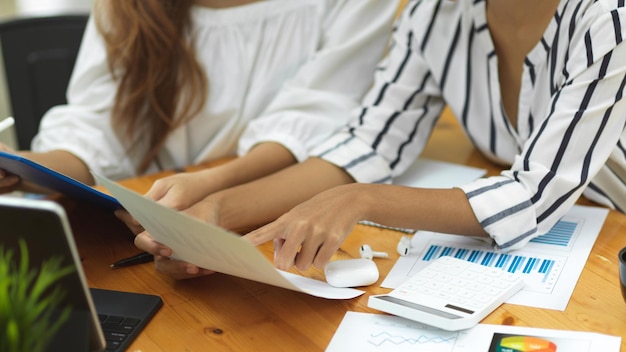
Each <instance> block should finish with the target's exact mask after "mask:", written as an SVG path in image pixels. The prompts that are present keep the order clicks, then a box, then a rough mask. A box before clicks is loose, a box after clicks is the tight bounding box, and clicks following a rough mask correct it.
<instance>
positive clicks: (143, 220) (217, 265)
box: [94, 175, 364, 299]
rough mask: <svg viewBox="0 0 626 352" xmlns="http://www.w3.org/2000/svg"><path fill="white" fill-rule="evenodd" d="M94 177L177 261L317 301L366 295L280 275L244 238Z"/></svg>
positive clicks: (279, 271)
mask: <svg viewBox="0 0 626 352" xmlns="http://www.w3.org/2000/svg"><path fill="white" fill-rule="evenodd" d="M94 176H95V177H96V179H97V181H98V183H100V184H102V185H103V186H105V187H106V188H107V189H108V190H109V191H110V192H111V193H112V194H113V196H114V197H115V198H116V199H117V200H118V201H119V202H120V203H121V204H122V205H123V206H124V208H125V209H126V210H127V211H128V212H129V213H130V214H131V215H132V216H133V217H135V219H136V220H137V221H139V223H140V224H141V225H142V226H143V227H144V228H145V229H146V230H147V231H148V232H149V233H150V235H151V236H152V237H153V238H154V239H155V240H156V241H158V242H160V243H163V244H164V245H166V246H168V247H169V248H171V249H172V253H173V257H175V258H177V259H180V260H184V261H186V262H189V263H192V264H194V265H197V266H199V267H201V268H206V269H209V270H214V271H217V272H220V273H224V274H228V275H233V276H237V277H241V278H244V279H249V280H253V281H258V282H262V283H266V284H269V285H273V286H278V287H283V288H286V289H289V290H293V291H298V292H304V293H307V294H309V295H312V296H316V297H323V298H329V299H350V298H354V297H357V296H359V295H361V294H363V293H364V292H363V291H361V290H356V289H351V288H336V287H333V286H330V285H329V284H328V283H326V282H323V281H319V280H314V279H311V278H307V277H304V276H301V275H296V274H292V273H289V272H285V271H281V270H277V269H276V268H275V267H274V266H273V265H272V263H270V262H269V261H268V260H267V258H265V256H264V255H263V254H262V253H261V252H260V251H259V250H258V249H257V248H256V247H254V246H253V245H252V244H250V243H249V242H247V241H246V240H244V239H242V238H241V236H239V235H237V234H234V233H231V232H229V231H227V230H225V229H222V228H220V227H217V226H214V225H210V224H207V223H204V222H202V221H200V220H198V219H195V218H193V217H191V216H189V215H187V214H184V213H182V212H178V211H175V210H173V209H170V208H167V207H165V206H162V205H160V204H158V203H156V202H155V201H153V200H151V199H148V198H145V197H143V196H142V195H140V194H138V193H136V192H133V191H131V190H129V189H126V188H124V187H122V186H120V185H119V184H117V183H115V182H113V181H111V180H109V179H107V178H105V177H102V176H99V175H94Z"/></svg>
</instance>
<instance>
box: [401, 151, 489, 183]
mask: <svg viewBox="0 0 626 352" xmlns="http://www.w3.org/2000/svg"><path fill="white" fill-rule="evenodd" d="M486 173H487V170H485V169H479V168H476V167H472V166H466V165H459V164H454V163H449V162H445V161H439V160H430V159H423V158H420V159H417V160H416V161H415V162H414V163H413V165H411V166H410V167H409V168H408V169H407V170H406V171H405V172H403V173H402V175H400V176H397V177H394V179H393V184H394V185H401V186H409V187H421V188H452V187H457V186H461V185H464V184H466V183H470V182H472V181H474V180H476V179H478V178H480V177H483V176H485V174H486Z"/></svg>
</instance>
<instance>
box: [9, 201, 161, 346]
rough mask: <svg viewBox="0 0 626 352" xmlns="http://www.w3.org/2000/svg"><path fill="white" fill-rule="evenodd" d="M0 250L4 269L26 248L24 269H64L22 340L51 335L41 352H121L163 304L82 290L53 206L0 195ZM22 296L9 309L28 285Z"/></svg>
mask: <svg viewBox="0 0 626 352" xmlns="http://www.w3.org/2000/svg"><path fill="white" fill-rule="evenodd" d="M0 249H1V250H2V252H0V260H1V259H2V257H4V259H5V261H6V260H7V258H8V257H7V255H6V254H7V253H8V252H11V253H12V256H11V257H10V258H11V260H10V261H9V262H10V264H9V265H11V266H12V267H13V268H14V269H15V268H18V267H21V266H22V264H21V263H22V261H21V259H24V258H26V256H23V255H22V253H24V252H23V250H24V249H26V251H27V260H28V261H27V264H26V265H25V267H28V269H29V270H35V271H37V272H43V271H46V270H44V267H50V266H51V265H52V263H53V262H54V261H57V262H58V265H57V267H58V268H61V269H62V270H65V271H64V272H62V274H59V275H60V276H61V277H60V278H59V279H58V280H55V281H54V282H53V283H52V284H51V285H49V286H48V287H47V288H46V289H45V291H44V294H43V295H41V296H42V297H40V299H39V301H40V300H42V299H47V300H48V301H49V302H52V303H51V304H47V305H45V307H47V308H46V313H45V314H40V315H39V316H38V317H37V318H36V319H34V321H36V323H33V324H32V326H31V327H28V328H26V329H27V330H28V331H26V332H25V335H24V336H31V337H32V336H33V335H37V337H40V336H41V337H44V336H45V335H46V334H47V333H48V332H52V333H50V336H51V337H50V340H49V343H48V344H47V348H46V349H45V350H46V351H68V352H69V351H81V352H83V351H104V350H106V351H124V350H125V349H126V348H127V347H128V345H130V343H131V342H132V341H133V340H134V339H135V338H136V337H137V335H138V334H139V333H140V331H141V330H142V329H143V328H144V327H145V325H146V324H147V323H148V321H149V320H150V319H151V318H152V317H153V316H154V314H155V313H156V312H157V311H158V309H159V308H160V307H161V306H162V304H163V301H162V300H161V298H160V297H158V296H155V295H148V294H140V293H134V292H122V291H112V290H102V289H95V288H92V289H90V288H88V286H87V281H86V279H85V274H84V272H83V269H82V266H81V263H80V258H79V256H78V252H77V250H76V245H75V242H74V238H73V235H72V232H71V229H70V226H69V221H68V218H67V215H66V213H65V211H64V209H63V208H62V207H61V206H60V205H59V204H57V203H55V202H53V201H49V200H36V199H27V198H17V197H10V196H0ZM2 253H4V255H2ZM42 264H45V266H42ZM0 265H2V263H1V262H0ZM57 272H58V271H57ZM3 275H4V274H3ZM16 281H20V282H22V284H23V282H24V281H25V280H16ZM26 292H27V294H21V295H19V296H16V297H17V298H12V299H11V304H12V305H15V306H17V305H19V301H21V300H22V298H24V297H28V296H29V293H31V292H33V290H32V285H30V287H29V288H27V289H26ZM55 292H57V293H55ZM59 293H60V294H59ZM0 294H2V295H4V293H2V292H0ZM1 299H2V297H0V300H1ZM24 299H25V298H24ZM45 316H47V317H48V319H45V318H44V317H45ZM2 320H3V319H2V317H0V324H2ZM57 321H58V322H60V323H59V324H57V326H56V327H55V325H54V323H55V322H57ZM46 323H47V324H46ZM5 324H6V322H5ZM0 328H1V326H0ZM3 333H4V332H0V339H2V338H4V336H5V335H3ZM21 333H22V334H23V333H24V331H22V332H21Z"/></svg>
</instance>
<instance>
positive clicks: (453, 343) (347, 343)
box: [326, 312, 621, 352]
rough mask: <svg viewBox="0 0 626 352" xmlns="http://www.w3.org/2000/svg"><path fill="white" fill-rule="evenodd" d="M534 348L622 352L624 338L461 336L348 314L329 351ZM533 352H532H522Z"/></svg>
mask: <svg viewBox="0 0 626 352" xmlns="http://www.w3.org/2000/svg"><path fill="white" fill-rule="evenodd" d="M530 344H532V346H533V349H532V350H536V348H537V347H544V348H543V349H541V350H542V351H567V352H595V351H602V352H618V351H619V349H620V344H621V338H620V337H619V336H611V335H605V334H598V333H593V332H583V331H567V330H553V329H537V328H526V327H519V326H503V325H489V324H478V325H476V326H474V327H473V328H471V329H467V330H462V331H446V330H440V329H436V328H433V327H429V326H427V325H422V324H420V323H417V322H414V321H411V320H407V319H404V318H400V317H396V316H391V315H383V314H369V313H360V312H347V313H346V315H345V316H344V318H343V320H342V322H341V324H340V325H339V328H338V329H337V331H336V332H335V335H334V336H333V338H332V340H331V341H330V343H329V345H328V347H327V348H326V352H343V351H362V352H386V351H393V352H404V351H428V352H497V351H513V348H512V346H515V347H516V349H515V350H516V351H519V350H522V349H518V348H519V347H526V346H529V345H530ZM523 350H525V351H530V349H525V348H524V349H523Z"/></svg>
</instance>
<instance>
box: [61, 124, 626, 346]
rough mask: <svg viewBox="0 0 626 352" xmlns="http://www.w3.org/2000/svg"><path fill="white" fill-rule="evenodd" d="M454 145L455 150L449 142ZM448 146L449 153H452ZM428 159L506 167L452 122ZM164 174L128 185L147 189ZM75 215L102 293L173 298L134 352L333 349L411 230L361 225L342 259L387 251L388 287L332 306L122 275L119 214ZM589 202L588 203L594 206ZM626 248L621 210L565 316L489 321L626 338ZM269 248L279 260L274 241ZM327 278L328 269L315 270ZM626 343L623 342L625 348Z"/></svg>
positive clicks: (251, 285)
mask: <svg viewBox="0 0 626 352" xmlns="http://www.w3.org/2000/svg"><path fill="white" fill-rule="evenodd" d="M450 140H454V141H455V143H454V144H451V143H449V142H447V141H450ZM444 146H445V147H444ZM425 156H426V157H429V158H434V159H440V160H446V161H451V162H457V163H465V164H469V165H473V166H479V167H485V168H488V169H489V173H490V174H493V173H496V172H497V168H495V167H494V166H493V165H491V164H489V163H488V162H487V161H486V160H485V159H483V158H482V157H481V156H480V155H479V154H478V153H476V152H475V151H474V149H473V148H472V146H471V144H470V143H469V141H468V140H467V139H466V138H465V137H464V135H463V133H462V132H461V131H460V130H459V128H458V126H457V125H456V123H455V122H454V120H453V119H452V118H450V117H449V116H446V117H445V118H444V119H443V120H442V121H441V122H440V124H439V125H438V127H437V130H436V132H435V134H434V135H433V136H432V140H431V141H430V142H429V147H428V149H427V151H426V152H425ZM157 176H161V175H156V176H148V177H142V178H139V179H135V180H127V181H124V182H123V184H125V185H126V186H128V187H132V188H134V189H136V190H137V191H138V192H145V191H146V190H147V189H148V188H149V187H150V185H151V183H152V182H153V180H154V179H156V178H157ZM62 202H63V203H64V204H65V206H66V208H67V209H68V213H69V214H70V217H71V221H72V226H73V227H74V231H75V234H76V237H77V243H78V247H79V252H80V255H81V258H82V261H83V265H84V269H85V272H86V276H87V278H88V280H89V284H90V285H91V286H92V287H99V288H105V289H117V290H126V291H135V292H145V293H154V294H157V295H160V296H161V297H162V298H163V300H164V306H163V308H162V309H161V310H160V311H159V312H158V313H157V314H156V316H155V317H154V319H153V320H152V321H151V322H150V323H149V324H148V326H147V327H146V328H145V330H144V331H143V332H142V334H141V335H140V336H139V337H138V338H137V339H136V340H135V342H134V343H133V344H132V346H131V348H130V349H129V351H167V352H171V351H229V350H232V351H323V350H324V349H325V348H326V346H327V345H328V343H329V342H330V340H331V338H332V336H333V334H334V333H335V330H336V329H337V327H338V326H339V323H340V322H341V320H342V318H343V316H344V314H345V313H346V312H347V311H359V312H373V313H374V312H377V311H375V310H372V309H369V308H368V307H367V298H368V296H369V294H377V293H383V292H386V291H388V290H387V289H382V288H380V287H379V285H380V283H381V282H382V280H383V278H384V277H385V276H386V274H387V273H388V272H389V270H390V269H391V267H392V266H393V264H394V262H395V259H396V258H397V254H396V253H395V247H396V244H397V242H398V240H399V238H400V237H401V235H402V234H401V233H398V232H394V231H390V230H383V229H378V228H373V227H367V226H362V225H359V226H357V227H356V228H355V229H354V232H353V233H352V234H351V235H350V236H349V238H348V240H347V241H346V242H345V243H344V244H343V245H342V247H341V250H340V251H339V252H338V254H337V255H338V257H342V258H349V257H354V258H356V257H358V255H359V254H358V247H359V246H360V245H361V244H362V243H368V244H370V245H371V246H372V247H373V248H376V249H377V250H380V251H387V252H389V254H390V259H377V260H376V262H377V264H378V266H379V268H380V271H381V279H380V281H379V282H378V283H377V284H375V285H372V286H371V287H369V288H368V289H367V293H366V294H365V295H363V296H361V297H358V298H355V299H352V300H345V301H340V300H338V301H336V300H325V299H320V298H315V297H311V296H308V295H306V294H301V293H296V292H292V291H289V290H285V289H281V288H277V287H273V286H269V285H265V284H261V283H257V282H252V281H248V280H243V279H238V278H235V277H230V276H226V275H223V274H214V275H211V276H208V277H204V278H200V279H193V280H188V281H182V282H174V281H172V280H171V279H169V278H168V277H165V276H162V275H160V274H158V273H156V272H155V271H154V270H153V266H152V265H151V264H145V265H140V266H135V267H130V268H123V269H117V270H112V269H110V268H109V264H110V263H112V262H114V261H116V260H118V259H121V258H123V257H127V256H129V255H132V254H135V253H136V252H138V250H137V249H136V248H135V247H134V246H133V244H132V236H131V235H130V233H129V232H128V230H127V229H126V228H125V227H124V226H123V225H122V224H121V223H120V222H118V221H117V219H115V218H114V217H113V216H112V215H110V214H103V213H102V212H100V211H98V210H96V209H91V208H88V207H86V206H85V205H78V204H75V203H72V202H71V201H68V200H62ZM584 203H585V204H589V203H588V202H584ZM624 246H626V216H625V215H623V214H621V213H618V212H615V211H611V212H610V213H609V215H608V218H607V220H606V222H605V224H604V227H603V229H602V232H601V234H600V236H599V238H598V239H597V241H596V243H595V246H594V247H593V250H592V252H591V255H590V257H589V260H588V262H587V265H586V266H585V269H584V270H583V272H582V275H581V277H580V280H579V282H578V285H577V286H576V289H575V290H574V294H573V296H572V298H571V300H570V302H569V304H568V307H567V309H566V310H565V311H564V312H560V311H553V310H544V309H537V308H529V307H522V306H515V305H508V304H505V305H503V306H502V307H500V308H498V309H497V310H496V311H495V312H493V313H492V314H491V315H489V316H488V317H487V318H486V319H485V320H484V321H483V322H484V323H491V324H508V325H519V326H533V327H541V328H553V329H569V330H580V331H595V332H601V333H606V334H611V335H618V336H626V303H625V302H624V301H623V299H622V297H621V294H620V289H619V284H618V281H619V279H618V269H617V252H618V251H619V249H621V248H622V247H624ZM260 249H261V250H262V251H263V252H264V253H265V254H267V255H268V257H271V252H272V248H271V245H267V246H262V247H260ZM305 274H306V275H309V276H311V277H314V278H318V279H323V276H322V273H321V272H320V271H318V270H310V271H308V272H306V273H305ZM625 346H626V341H622V349H623V350H626V349H624V347H625Z"/></svg>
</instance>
